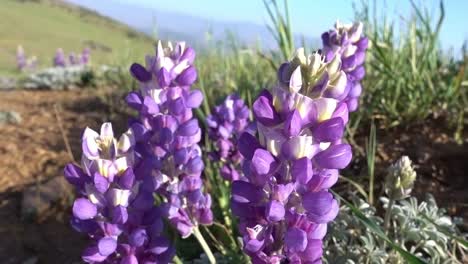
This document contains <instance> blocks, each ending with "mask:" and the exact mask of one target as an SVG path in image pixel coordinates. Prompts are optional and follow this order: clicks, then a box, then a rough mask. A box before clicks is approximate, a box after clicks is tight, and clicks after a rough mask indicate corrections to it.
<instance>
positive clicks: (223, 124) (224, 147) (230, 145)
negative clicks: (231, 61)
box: [206, 94, 252, 181]
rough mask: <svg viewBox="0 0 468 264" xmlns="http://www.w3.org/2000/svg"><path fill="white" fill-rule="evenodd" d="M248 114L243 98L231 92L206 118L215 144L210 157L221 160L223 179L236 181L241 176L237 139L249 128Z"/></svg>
mask: <svg viewBox="0 0 468 264" xmlns="http://www.w3.org/2000/svg"><path fill="white" fill-rule="evenodd" d="M249 115H250V111H249V108H248V107H247V106H246V105H245V103H244V100H242V99H241V98H240V97H239V96H238V95H236V94H232V95H229V96H227V97H226V99H225V100H224V102H223V103H222V104H220V105H218V106H216V107H215V108H214V110H213V114H211V115H210V116H208V117H207V119H206V121H207V123H208V127H209V128H208V134H209V137H210V139H211V140H213V141H214V145H215V151H214V152H213V153H211V154H212V158H213V160H215V161H220V162H221V164H222V167H221V169H220V173H221V176H222V177H223V178H224V179H225V180H228V181H237V180H239V179H240V178H241V164H242V161H243V157H242V155H241V154H240V153H239V151H238V150H237V140H238V139H239V137H240V135H241V134H242V132H244V130H246V129H248V130H251V125H252V123H251V122H250V121H249ZM249 126H250V127H249Z"/></svg>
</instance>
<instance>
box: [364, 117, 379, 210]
mask: <svg viewBox="0 0 468 264" xmlns="http://www.w3.org/2000/svg"><path fill="white" fill-rule="evenodd" d="M376 147H377V138H376V132H375V124H374V122H373V121H372V123H371V128H370V134H369V140H368V141H367V142H366V154H367V169H368V173H369V204H371V205H373V204H374V178H375V173H374V167H375V150H376Z"/></svg>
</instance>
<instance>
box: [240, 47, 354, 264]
mask: <svg viewBox="0 0 468 264" xmlns="http://www.w3.org/2000/svg"><path fill="white" fill-rule="evenodd" d="M278 79H279V80H278V85H277V86H276V87H274V88H273V89H272V92H271V93H270V92H269V91H267V90H264V91H263V92H262V93H261V94H260V96H259V97H258V98H257V99H256V101H255V102H254V104H253V113H254V116H255V119H256V121H257V129H258V136H259V139H258V140H257V138H256V137H255V136H254V135H252V134H250V133H243V134H242V135H241V137H240V139H239V143H238V148H239V151H240V152H241V154H242V155H243V156H244V158H245V161H244V163H243V173H244V175H245V179H243V180H240V181H234V182H233V184H232V197H231V209H232V211H233V213H234V214H235V215H236V216H238V217H239V218H240V222H239V229H240V233H241V234H242V235H243V241H244V251H245V252H246V253H247V254H248V255H249V256H250V257H251V259H252V262H253V263H254V264H255V263H283V262H284V261H286V262H287V263H321V256H322V252H323V249H322V239H323V237H324V236H325V234H326V231H327V223H328V222H330V221H332V220H333V219H334V218H335V217H336V215H337V214H338V211H339V206H338V202H337V201H336V200H335V199H334V197H333V195H332V194H331V193H330V192H329V188H330V187H332V186H333V185H334V184H335V183H336V182H337V179H338V174H339V169H343V168H345V167H346V166H347V165H348V164H349V162H350V161H351V157H352V153H351V147H350V145H348V144H346V143H343V142H342V137H343V133H344V127H345V125H346V123H347V122H348V112H349V109H348V102H347V94H348V81H349V78H348V76H347V73H346V72H345V71H344V69H343V68H342V61H341V56H333V57H332V58H331V59H328V60H327V59H326V58H325V57H324V56H323V55H321V54H320V53H317V52H315V53H312V54H310V55H308V56H306V54H305V53H304V49H302V48H301V49H298V50H297V52H296V54H295V56H294V58H293V59H292V60H291V61H290V62H286V63H284V64H282V65H281V67H280V68H279V70H278Z"/></svg>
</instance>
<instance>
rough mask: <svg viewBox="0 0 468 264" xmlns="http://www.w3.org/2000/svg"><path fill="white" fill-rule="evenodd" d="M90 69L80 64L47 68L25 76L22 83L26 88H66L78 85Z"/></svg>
mask: <svg viewBox="0 0 468 264" xmlns="http://www.w3.org/2000/svg"><path fill="white" fill-rule="evenodd" d="M90 71H91V69H90V68H88V67H86V66H82V65H77V66H69V67H54V68H47V69H44V70H41V71H38V72H35V73H33V74H31V75H29V76H27V77H26V78H25V79H24V80H22V83H23V87H24V88H26V89H54V90H61V89H67V88H72V87H75V86H78V85H80V84H81V82H82V76H84V75H85V74H88V73H89V72H90Z"/></svg>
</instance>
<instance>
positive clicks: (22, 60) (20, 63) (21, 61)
mask: <svg viewBox="0 0 468 264" xmlns="http://www.w3.org/2000/svg"><path fill="white" fill-rule="evenodd" d="M16 66H17V67H18V70H20V71H22V70H24V68H25V67H26V54H25V53H24V49H23V46H21V45H19V46H18V48H17V49H16Z"/></svg>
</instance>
